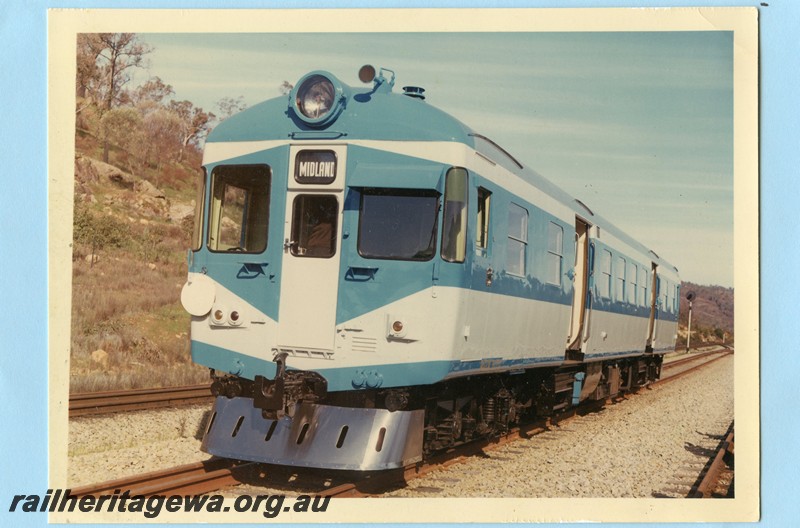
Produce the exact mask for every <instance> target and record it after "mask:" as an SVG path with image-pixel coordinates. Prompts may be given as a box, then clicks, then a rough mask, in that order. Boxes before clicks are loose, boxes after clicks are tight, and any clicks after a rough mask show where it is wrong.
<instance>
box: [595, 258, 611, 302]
mask: <svg viewBox="0 0 800 528" xmlns="http://www.w3.org/2000/svg"><path fill="white" fill-rule="evenodd" d="M597 288H598V290H599V291H600V296H601V297H605V298H607V299H610V298H611V252H610V251H609V250H607V249H604V250H603V252H602V253H601V254H600V282H599V283H598V284H597Z"/></svg>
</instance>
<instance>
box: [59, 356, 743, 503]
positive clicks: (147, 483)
mask: <svg viewBox="0 0 800 528" xmlns="http://www.w3.org/2000/svg"><path fill="white" fill-rule="evenodd" d="M731 353H733V351H732V350H721V351H720V350H715V351H710V352H707V353H701V354H694V355H692V356H689V357H685V358H680V359H678V360H674V361H671V362H670V363H665V364H664V368H665V370H666V371H670V370H680V369H678V368H677V367H679V366H686V365H687V364H690V363H692V362H698V361H700V360H703V361H702V362H700V363H698V364H696V365H690V366H688V367H686V368H685V369H683V370H680V371H679V372H675V373H674V374H669V375H665V376H664V377H662V379H661V380H659V381H657V382H655V384H660V383H666V382H669V381H672V380H675V379H679V378H681V377H683V376H685V375H687V374H689V373H690V372H694V371H695V370H697V369H700V368H703V367H704V366H706V365H709V364H710V363H713V362H714V361H717V360H719V359H721V358H723V357H725V356H727V355H728V354H731ZM206 390H208V389H207V388H206ZM604 404H605V402H596V403H594V404H591V405H588V406H581V407H579V408H575V409H571V410H569V411H567V412H565V413H562V414H559V415H557V416H555V417H552V418H549V419H547V420H542V421H538V422H534V423H531V424H528V425H524V426H521V427H518V428H514V429H513V430H511V431H509V432H508V433H507V434H506V435H504V436H501V437H496V438H490V439H483V440H479V441H476V442H470V443H468V444H463V445H460V446H456V447H454V448H452V449H449V450H447V451H446V452H444V453H441V454H439V455H436V456H434V457H432V458H431V459H429V460H427V461H426V462H424V463H417V464H411V465H409V466H406V467H404V468H400V469H396V470H391V471H384V472H379V473H375V474H372V473H370V474H368V475H366V476H364V475H363V474H345V475H344V476H342V477H341V478H340V479H339V480H340V482H335V483H333V484H332V485H331V482H330V481H331V478H330V473H331V472H322V471H317V470H307V469H299V470H298V469H297V468H293V474H292V477H291V478H290V479H288V481H292V480H296V479H297V474H298V473H300V474H302V475H303V476H304V477H305V478H306V479H310V481H311V482H326V481H327V482H326V484H321V483H320V484H317V485H316V486H317V488H318V490H319V491H317V493H318V494H320V495H325V496H330V497H340V498H342V497H365V496H374V495H380V494H382V493H383V492H384V491H385V490H386V489H389V488H391V487H393V486H397V485H402V483H404V482H408V481H409V480H411V479H414V478H418V477H420V476H423V475H425V474H427V473H429V472H431V471H434V470H436V469H439V468H442V467H447V466H450V465H453V464H457V463H459V462H460V461H462V460H465V459H467V458H469V457H471V456H475V455H479V454H481V453H482V452H486V451H491V450H493V449H496V448H498V447H500V446H503V445H505V444H508V443H511V442H514V441H516V440H517V439H519V438H530V437H531V436H535V435H536V434H539V433H542V432H545V431H547V430H549V429H550V428H551V426H552V425H553V424H556V423H558V424H562V423H564V422H566V421H568V420H569V419H570V418H572V417H574V416H576V415H582V414H586V413H589V412H593V411H595V410H597V409H599V408H601V407H602V406H603V405H604ZM259 467H261V468H264V467H267V468H269V467H270V466H268V465H264V464H257V463H253V462H248V463H242V462H238V461H232V460H227V459H218V458H212V459H210V460H209V461H206V462H201V463H195V464H188V465H185V466H178V467H176V468H169V469H166V470H163V471H157V472H152V473H147V474H143V475H136V476H134V477H131V478H123V479H117V480H113V481H109V482H103V483H99V484H93V485H90V486H84V487H81V488H78V489H75V490H73V494H76V495H102V494H111V493H114V492H115V491H116V492H117V493H119V492H121V491H122V492H124V491H125V490H129V491H130V495H132V496H133V495H154V494H164V493H170V494H195V495H196V494H203V493H211V492H214V491H218V490H220V489H222V488H225V487H229V486H234V485H238V484H241V483H250V484H253V483H256V484H257V485H263V486H269V485H270V484H271V482H270V480H271V475H270V474H271V473H274V472H272V471H271V470H270V469H265V470H262V471H258V472H257V473H260V475H261V477H260V478H259V477H255V478H254V477H253V476H252V473H253V471H254V470H255V469H257V468H259ZM350 477H352V478H350ZM315 479H316V480H315ZM341 480H345V481H344V482H341Z"/></svg>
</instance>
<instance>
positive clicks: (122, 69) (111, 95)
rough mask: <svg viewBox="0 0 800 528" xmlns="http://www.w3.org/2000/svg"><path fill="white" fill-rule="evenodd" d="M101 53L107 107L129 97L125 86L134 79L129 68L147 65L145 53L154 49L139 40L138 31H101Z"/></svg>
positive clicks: (104, 100) (99, 57)
mask: <svg viewBox="0 0 800 528" xmlns="http://www.w3.org/2000/svg"><path fill="white" fill-rule="evenodd" d="M99 41H100V44H101V46H102V49H101V50H100V53H99V54H98V60H99V69H100V74H101V78H102V80H103V85H102V88H101V90H102V96H103V97H102V101H103V106H104V108H105V110H111V109H112V108H113V107H114V106H115V105H118V104H119V103H121V102H124V101H125V100H126V99H127V96H126V95H125V91H124V87H125V85H126V84H127V83H128V82H129V81H130V80H131V77H130V71H129V70H130V69H131V68H139V67H142V66H144V56H145V55H146V54H148V53H150V52H151V51H153V50H152V48H150V46H148V45H147V44H144V43H142V42H140V41H139V38H138V36H137V35H136V33H100V34H99Z"/></svg>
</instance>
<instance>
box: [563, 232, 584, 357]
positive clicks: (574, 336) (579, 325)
mask: <svg viewBox="0 0 800 528" xmlns="http://www.w3.org/2000/svg"><path fill="white" fill-rule="evenodd" d="M589 227H590V226H589V224H588V223H587V222H585V221H583V220H581V219H580V218H578V217H575V268H574V269H575V272H574V273H575V274H574V275H573V278H572V282H573V290H572V292H573V293H572V318H571V321H570V328H569V335H568V336H567V350H574V351H577V352H580V351H581V349H582V347H583V339H582V337H583V335H584V327H585V325H586V308H587V304H588V303H587V297H588V293H589V292H588V290H589V272H590V267H589Z"/></svg>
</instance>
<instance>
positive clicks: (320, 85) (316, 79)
mask: <svg viewBox="0 0 800 528" xmlns="http://www.w3.org/2000/svg"><path fill="white" fill-rule="evenodd" d="M333 95H334V88H333V83H332V82H331V81H330V80H329V79H328V78H327V77H323V76H322V75H314V76H312V77H309V78H308V79H306V81H305V82H304V83H303V84H301V85H300V89H299V90H298V91H297V99H296V102H297V108H298V109H299V110H300V113H302V114H303V115H304V116H306V117H308V118H311V119H319V118H321V117H325V114H327V113H328V112H330V110H331V108H332V107H333V102H334V101H333Z"/></svg>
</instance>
